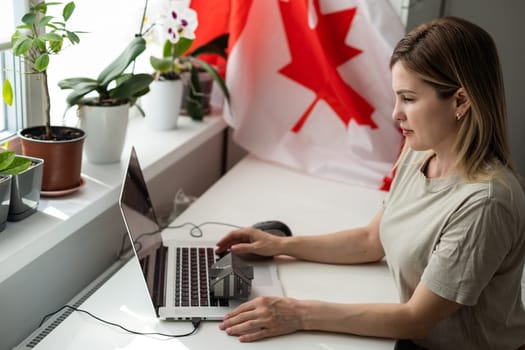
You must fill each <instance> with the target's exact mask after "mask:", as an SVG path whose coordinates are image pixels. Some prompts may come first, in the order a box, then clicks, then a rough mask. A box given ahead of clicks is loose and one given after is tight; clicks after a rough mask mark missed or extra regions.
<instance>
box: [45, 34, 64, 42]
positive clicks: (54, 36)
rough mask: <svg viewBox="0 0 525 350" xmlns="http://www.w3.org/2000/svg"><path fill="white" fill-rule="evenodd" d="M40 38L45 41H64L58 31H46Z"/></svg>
mask: <svg viewBox="0 0 525 350" xmlns="http://www.w3.org/2000/svg"><path fill="white" fill-rule="evenodd" d="M40 39H42V40H44V41H62V36H61V35H58V34H57V33H45V34H43V35H41V36H40Z"/></svg>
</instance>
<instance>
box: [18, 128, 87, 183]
mask: <svg viewBox="0 0 525 350" xmlns="http://www.w3.org/2000/svg"><path fill="white" fill-rule="evenodd" d="M51 129H53V132H54V133H55V134H57V135H64V138H62V137H61V138H60V139H58V140H45V139H39V136H40V135H45V128H44V127H43V126H35V127H30V128H25V129H22V130H21V131H19V133H18V135H19V137H20V141H21V143H22V153H23V154H24V155H25V156H29V157H35V158H39V159H43V160H44V174H43V177H42V190H43V191H63V190H68V189H71V188H76V187H78V186H79V185H80V184H81V178H80V173H81V169H82V148H83V145H84V139H85V137H86V134H85V132H84V131H83V130H81V129H77V128H71V127H66V126H53V127H51ZM67 135H70V138H69V139H66V138H65V136H67Z"/></svg>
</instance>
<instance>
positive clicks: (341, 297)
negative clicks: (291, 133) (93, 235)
mask: <svg viewBox="0 0 525 350" xmlns="http://www.w3.org/2000/svg"><path fill="white" fill-rule="evenodd" d="M181 171H182V170H181ZM166 185H167V186H169V184H166ZM383 196H384V193H383V192H381V191H376V190H371V189H365V188H360V187H353V186H348V185H344V184H340V183H335V182H332V181H326V180H322V179H317V178H313V177H310V176H307V175H304V174H301V173H297V172H295V171H291V170H288V169H285V168H283V167H280V166H277V165H274V164H270V163H267V162H262V161H259V160H257V159H255V158H253V157H248V158H245V159H244V160H242V161H241V162H240V163H239V164H238V165H236V166H235V167H234V168H233V169H232V170H231V171H230V172H229V173H228V174H226V176H224V177H223V178H222V179H220V180H219V181H218V182H217V183H216V184H215V185H214V186H212V188H211V189H210V190H209V191H207V192H206V193H205V194H204V195H203V196H201V198H199V200H197V202H195V203H194V204H193V205H192V206H191V207H190V208H189V209H188V210H186V211H185V212H184V213H183V214H182V215H181V216H179V217H178V218H177V220H176V221H175V222H174V224H177V223H183V222H193V223H195V224H199V223H202V222H205V221H220V222H226V223H231V224H236V225H243V226H244V225H246V226H248V225H251V224H253V223H255V222H257V221H263V220H269V219H277V220H281V221H283V222H285V223H287V224H288V225H289V226H290V228H291V229H292V231H293V232H294V233H295V234H301V235H309V234H317V233H326V232H332V231H337V230H342V229H345V228H348V227H352V226H355V225H364V224H366V223H367V222H368V221H369V220H370V219H371V218H372V217H373V216H374V214H375V213H376V212H377V210H378V209H379V208H380V206H381V200H382V198H383ZM153 200H154V199H153ZM229 230H230V229H229V228H227V227H224V226H215V225H208V226H204V227H203V231H204V238H203V239H206V240H210V239H211V240H217V239H218V238H220V237H222V236H223V235H224V234H226V233H227V232H228V231H229ZM187 232H188V231H187V230H186V232H182V231H181V234H188V233H187ZM277 264H278V265H277V266H278V272H279V275H280V278H281V281H282V284H283V289H284V292H285V294H286V295H287V296H290V297H295V298H305V299H322V300H328V301H334V302H347V303H360V302H397V301H398V297H397V292H396V290H395V287H394V284H393V281H392V279H391V277H390V274H389V272H388V269H387V266H386V264H385V263H377V264H368V265H359V266H334V265H324V264H315V263H308V262H299V261H290V260H289V259H278V260H277ZM307 278H308V279H312V280H313V281H315V282H314V283H308V282H307V281H308V279H307ZM140 279H141V276H140V271H139V267H138V264H137V263H135V260H131V261H130V262H128V263H127V264H126V265H125V266H124V267H123V268H122V269H120V270H119V271H118V272H117V273H116V274H115V275H113V276H112V277H111V278H110V279H109V280H108V281H107V282H106V283H105V284H104V285H103V286H102V287H101V288H100V289H98V291H97V292H95V293H94V294H93V295H92V296H91V297H90V298H89V299H87V301H86V302H84V304H82V305H81V308H82V309H86V310H88V311H90V312H92V313H94V314H96V315H97V316H99V317H101V318H104V319H107V320H109V321H113V322H116V323H119V324H122V325H125V326H126V327H128V328H131V329H133V330H138V331H142V332H149V331H159V332H166V333H174V334H180V333H186V332H188V331H190V330H191V329H192V326H191V324H189V323H173V322H161V321H157V319H156V318H155V316H154V311H153V308H152V307H151V305H150V303H149V297H148V296H147V294H146V291H145V289H144V288H145V287H144V285H143V283H142V281H141V280H140ZM212 346H213V347H215V348H217V349H285V348H289V349H361V350H362V349H393V348H394V341H392V340H384V339H373V338H364V337H357V336H350V335H341V334H330V333H322V332H299V333H295V334H292V335H286V336H281V337H277V338H271V339H267V340H263V341H259V342H255V343H249V344H243V343H240V342H239V341H238V340H237V338H236V337H230V336H228V335H226V333H224V332H222V331H220V330H219V329H218V323H217V322H202V324H201V327H200V329H199V330H198V332H197V334H196V335H193V336H190V337H185V338H179V339H170V340H166V339H165V338H162V339H161V338H155V337H146V336H136V335H131V334H128V333H125V332H123V331H121V330H119V329H117V328H113V327H111V326H107V325H104V324H102V323H100V322H98V321H96V320H94V319H92V318H90V317H89V316H87V315H84V314H80V313H73V314H71V315H70V316H69V317H68V318H67V319H66V321H64V322H63V323H61V324H60V325H59V326H58V327H57V328H56V329H55V330H54V331H53V332H52V333H51V334H49V335H48V336H46V337H45V338H44V339H43V340H42V341H40V343H39V344H38V345H37V346H36V347H35V349H37V350H45V349H50V350H56V349H75V350H79V349H97V350H102V349H123V348H125V349H170V350H174V349H190V350H195V349H210V348H211V347H212Z"/></svg>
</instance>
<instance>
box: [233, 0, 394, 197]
mask: <svg viewBox="0 0 525 350" xmlns="http://www.w3.org/2000/svg"><path fill="white" fill-rule="evenodd" d="M225 2H227V1H225ZM229 6H230V9H229V10H230V15H229V19H230V22H229V32H230V53H229V57H228V62H227V68H226V83H227V86H228V88H229V90H230V94H231V103H230V105H229V106H227V108H225V112H224V118H225V120H226V121H227V123H228V124H229V125H230V126H232V128H233V129H234V139H235V141H236V142H237V143H238V144H240V145H241V146H242V147H244V148H245V149H247V150H248V151H249V152H250V153H252V154H254V155H256V156H258V157H260V158H262V159H266V160H269V161H273V162H277V163H280V164H283V165H286V166H289V167H292V168H296V169H300V170H303V171H305V172H307V173H310V174H312V175H315V176H319V177H324V178H329V179H333V180H336V181H342V182H346V183H352V184H357V185H363V186H367V187H374V188H382V189H387V188H388V184H389V180H390V179H389V176H390V175H391V173H392V165H393V163H394V162H395V159H396V157H397V155H398V154H399V150H400V145H401V135H400V133H399V131H398V128H397V126H396V124H395V123H394V121H393V120H392V119H391V114H392V109H393V106H394V95H393V93H392V89H391V78H390V70H389V67H388V61H389V57H390V55H391V53H392V50H393V47H394V45H395V44H396V42H397V41H398V40H399V39H400V38H401V37H402V36H403V34H404V27H403V25H402V23H401V20H400V18H399V16H398V15H397V14H396V13H395V11H394V9H393V8H392V7H391V5H390V2H389V1H388V0H288V1H285V0H231V1H230V3H229ZM228 107H229V108H228Z"/></svg>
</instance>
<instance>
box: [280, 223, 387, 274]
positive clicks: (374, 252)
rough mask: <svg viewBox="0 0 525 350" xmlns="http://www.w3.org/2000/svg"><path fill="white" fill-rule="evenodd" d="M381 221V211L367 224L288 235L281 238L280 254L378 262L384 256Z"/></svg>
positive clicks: (342, 261)
mask: <svg viewBox="0 0 525 350" xmlns="http://www.w3.org/2000/svg"><path fill="white" fill-rule="evenodd" d="M380 221H381V213H378V214H377V215H376V216H375V217H374V218H373V219H372V221H371V222H370V223H369V224H368V225H367V226H363V227H356V228H352V229H349V230H345V231H339V232H335V233H330V234H325V235H318V236H293V237H287V238H286V239H283V240H282V241H281V247H280V254H284V255H290V256H293V257H296V258H298V259H301V260H309V261H316V262H322V263H332V264H358V263H367V262H374V261H378V260H381V259H382V258H383V256H384V255H385V252H384V250H383V245H382V244H381V240H380V239H379V223H380Z"/></svg>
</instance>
